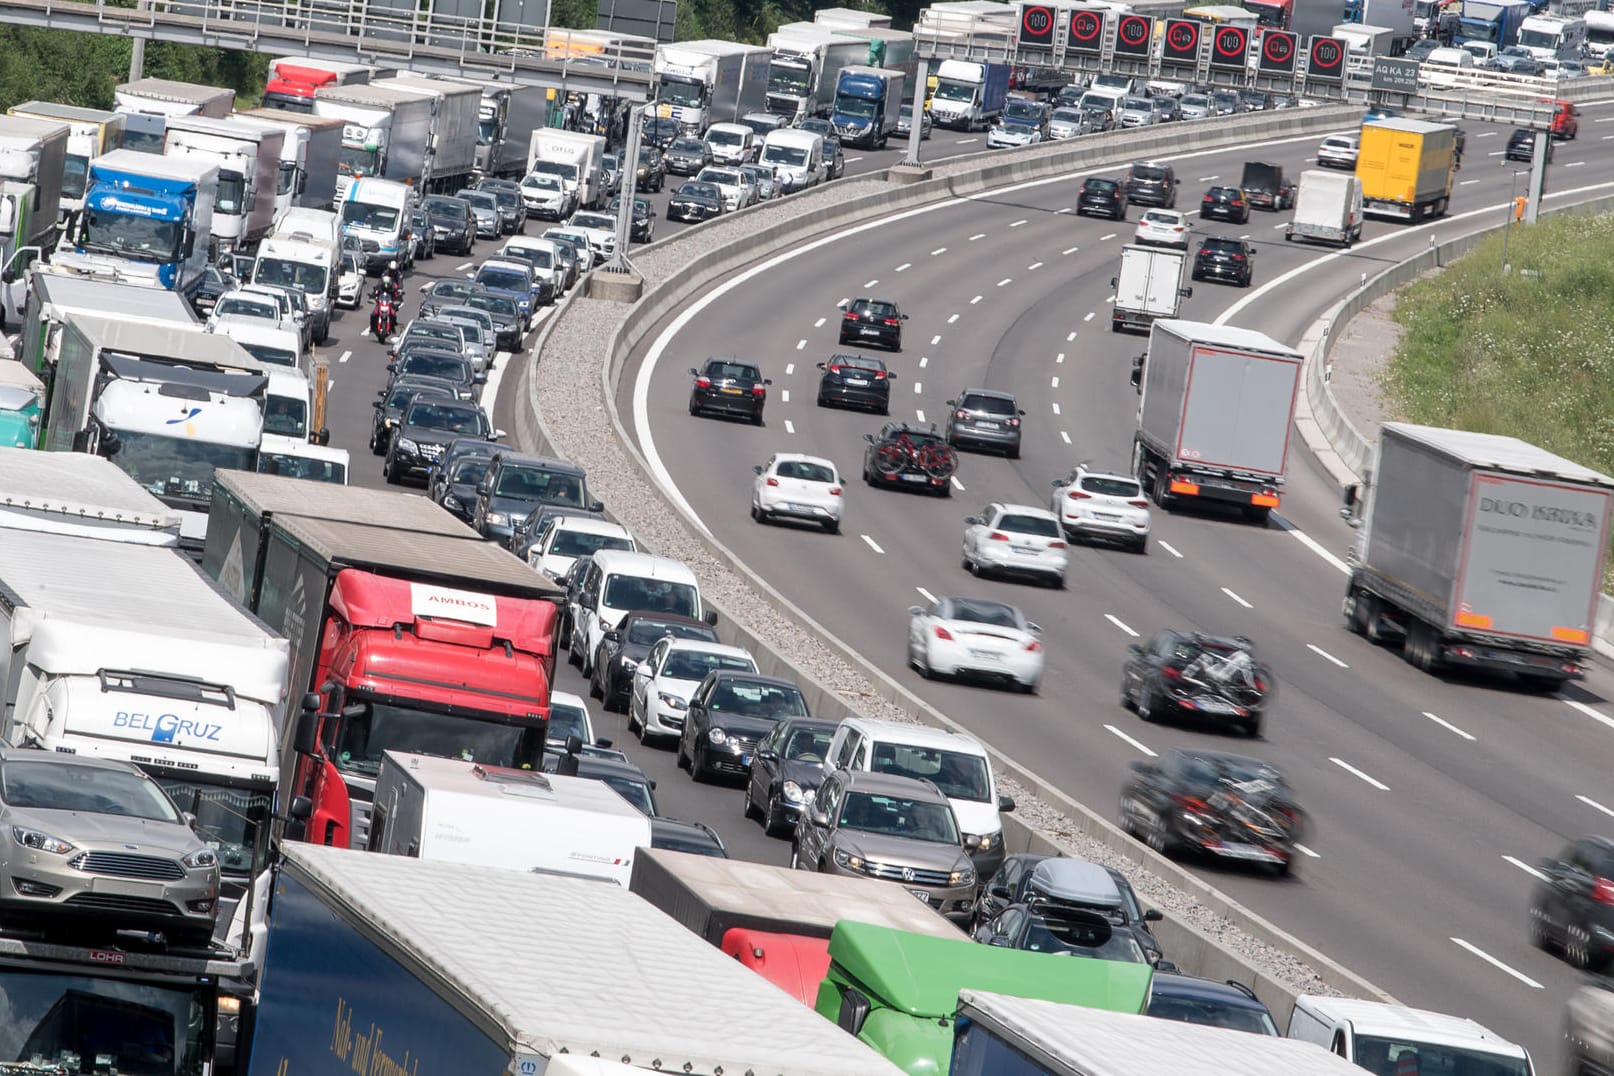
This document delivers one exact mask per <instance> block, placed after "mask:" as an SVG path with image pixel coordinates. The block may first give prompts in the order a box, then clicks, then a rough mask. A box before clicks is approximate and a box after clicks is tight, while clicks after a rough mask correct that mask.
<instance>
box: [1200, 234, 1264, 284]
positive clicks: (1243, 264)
mask: <svg viewBox="0 0 1614 1076" xmlns="http://www.w3.org/2000/svg"><path fill="white" fill-rule="evenodd" d="M1254 256H1255V248H1254V247H1253V246H1251V245H1250V244H1249V243H1247V242H1245V241H1244V240H1242V239H1226V238H1221V237H1217V236H1212V237H1211V238H1209V239H1207V240H1205V241H1204V242H1203V243H1200V244H1199V251H1198V252H1197V253H1196V254H1195V255H1194V272H1193V278H1194V279H1195V280H1221V281H1225V282H1227V283H1230V284H1237V285H1238V286H1239V287H1241V288H1247V287H1249V286H1250V279H1251V274H1252V273H1253V271H1254V269H1253V267H1252V266H1251V264H1250V259H1251V258H1253V257H1254Z"/></svg>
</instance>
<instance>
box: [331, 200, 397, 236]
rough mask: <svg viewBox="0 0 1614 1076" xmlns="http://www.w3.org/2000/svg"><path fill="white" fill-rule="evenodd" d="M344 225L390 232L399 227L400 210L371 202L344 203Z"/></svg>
mask: <svg viewBox="0 0 1614 1076" xmlns="http://www.w3.org/2000/svg"><path fill="white" fill-rule="evenodd" d="M342 223H343V224H351V225H353V226H354V227H355V228H369V229H371V230H373V231H378V232H390V231H392V230H393V229H394V228H396V227H397V226H398V210H397V209H395V208H394V207H392V206H390V205H373V204H371V203H369V202H343V203H342Z"/></svg>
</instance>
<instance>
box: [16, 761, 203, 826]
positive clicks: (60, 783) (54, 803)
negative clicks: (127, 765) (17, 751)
mask: <svg viewBox="0 0 1614 1076" xmlns="http://www.w3.org/2000/svg"><path fill="white" fill-rule="evenodd" d="M0 799H4V800H5V802H6V806H7V807H14V808H16V809H18V810H23V811H26V810H37V811H77V812H79V813H81V814H115V815H123V816H125V817H128V818H144V819H147V820H149V821H152V822H178V821H179V820H180V818H179V812H178V811H176V810H174V805H173V804H172V803H170V802H169V801H168V797H167V796H165V795H164V794H163V790H162V789H161V788H160V787H158V785H157V783H156V782H155V781H153V780H152V779H151V778H149V777H147V776H146V775H145V774H142V773H129V772H127V771H125V770H121V769H111V768H108V767H102V766H80V765H77V764H75V763H71V762H68V763H58V762H55V761H54V760H53V761H52V762H50V763H44V762H29V761H26V760H23V759H7V760H6V761H5V763H4V764H3V765H0Z"/></svg>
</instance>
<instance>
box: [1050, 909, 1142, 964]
mask: <svg viewBox="0 0 1614 1076" xmlns="http://www.w3.org/2000/svg"><path fill="white" fill-rule="evenodd" d="M1101 930H1102V928H1101V927H1100V926H1099V925H1098V924H1096V923H1089V922H1087V921H1085V920H1080V919H1056V918H1051V917H1044V916H1040V915H1034V916H1032V917H1031V920H1030V922H1028V923H1027V924H1026V934H1025V943H1024V945H1023V946H1022V947H1023V948H1024V949H1026V950H1028V951H1030V952H1033V953H1050V954H1053V955H1056V956H1085V957H1092V958H1094V959H1097V960H1115V961H1119V962H1121V963H1125V964H1147V963H1148V962H1149V960H1148V957H1146V956H1144V955H1143V949H1142V948H1141V947H1139V945H1138V943H1137V941H1136V940H1135V939H1134V938H1133V937H1132V935H1131V934H1130V933H1127V932H1126V931H1120V930H1117V931H1113V932H1111V934H1110V936H1109V937H1108V938H1106V939H1104V940H1103V941H1099V940H1098V935H1099V934H1100V933H1101Z"/></svg>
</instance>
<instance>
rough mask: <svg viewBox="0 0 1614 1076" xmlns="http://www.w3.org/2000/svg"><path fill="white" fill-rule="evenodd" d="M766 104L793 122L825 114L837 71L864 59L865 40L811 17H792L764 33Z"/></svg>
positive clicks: (867, 56)
mask: <svg viewBox="0 0 1614 1076" xmlns="http://www.w3.org/2000/svg"><path fill="white" fill-rule="evenodd" d="M768 48H770V49H772V50H773V57H772V58H771V59H770V60H769V61H768V92H767V109H768V111H769V112H772V113H774V114H775V115H777V116H783V117H785V122H786V123H788V124H792V125H794V124H795V123H797V122H799V121H801V120H803V119H806V118H807V117H809V116H827V115H829V111H830V107H831V106H832V105H833V104H834V103H835V86H836V84H837V83H838V82H839V80H840V76H841V71H842V70H844V69H845V68H848V67H853V66H856V65H858V64H865V63H867V62H868V59H869V46H868V42H867V41H866V40H863V39H861V38H855V37H849V36H847V35H846V34H843V33H841V32H840V31H838V30H835V29H832V28H830V27H828V26H825V25H823V24H822V23H817V22H793V23H787V24H786V25H784V26H781V27H779V29H777V30H775V31H774V32H773V33H771V34H769V35H768Z"/></svg>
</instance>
